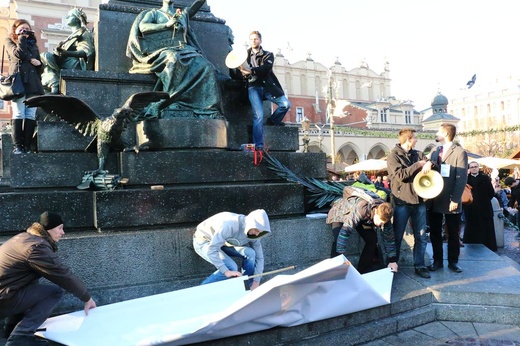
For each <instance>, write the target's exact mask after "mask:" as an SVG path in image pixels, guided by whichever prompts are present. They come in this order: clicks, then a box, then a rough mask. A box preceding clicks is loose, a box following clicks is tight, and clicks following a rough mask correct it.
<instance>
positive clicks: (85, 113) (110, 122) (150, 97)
mask: <svg viewBox="0 0 520 346" xmlns="http://www.w3.org/2000/svg"><path fill="white" fill-rule="evenodd" d="M169 98H170V96H169V95H168V93H165V92H155V91H151V92H141V93H136V94H133V95H131V96H130V97H129V98H128V100H127V101H126V102H125V104H124V105H123V106H122V107H121V108H117V109H115V110H114V112H113V113H112V115H110V116H109V117H106V118H102V117H100V116H99V115H98V114H96V112H95V111H94V110H93V109H92V108H90V107H89V106H88V105H87V104H86V103H85V102H83V101H82V100H80V99H78V98H76V97H72V96H66V95H53V94H46V95H40V96H33V97H30V98H28V99H27V100H25V101H24V102H25V104H26V105H27V107H40V108H42V109H43V110H44V111H45V112H47V113H49V114H50V115H51V116H53V117H58V118H60V119H61V120H64V121H66V122H67V123H69V124H72V125H74V127H75V128H76V130H78V131H79V132H80V133H81V134H82V135H84V136H94V138H93V139H92V141H91V142H90V144H89V145H88V146H87V148H85V151H87V152H90V151H93V148H97V156H98V169H97V170H95V171H93V175H96V174H98V173H103V172H106V171H105V170H104V168H105V159H106V157H107V156H108V154H109V152H110V149H111V148H118V147H121V146H123V148H125V149H126V148H127V146H125V143H122V139H121V134H122V133H123V131H124V129H125V128H126V127H127V125H128V124H129V123H131V122H137V121H141V120H144V119H145V118H146V113H147V110H148V108H149V107H150V106H152V105H153V104H154V103H158V102H165V100H167V99H169Z"/></svg>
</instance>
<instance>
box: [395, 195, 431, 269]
mask: <svg viewBox="0 0 520 346" xmlns="http://www.w3.org/2000/svg"><path fill="white" fill-rule="evenodd" d="M410 217H411V218H412V229H413V237H414V245H413V262H414V267H415V268H425V267H426V266H425V264H424V255H425V253H426V245H427V240H426V204H425V203H419V204H406V205H394V223H393V226H394V232H395V243H396V244H395V245H396V250H397V261H399V256H400V253H401V243H402V241H403V236H404V231H405V229H406V225H407V224H408V220H409V219H410Z"/></svg>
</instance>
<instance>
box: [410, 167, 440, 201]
mask: <svg viewBox="0 0 520 346" xmlns="http://www.w3.org/2000/svg"><path fill="white" fill-rule="evenodd" d="M443 187H444V179H442V176H441V174H440V173H439V172H437V171H430V172H429V173H428V174H423V173H422V172H419V173H418V174H417V175H416V176H415V178H414V179H413V188H414V190H415V192H416V193H417V195H419V196H420V197H422V198H424V199H431V198H435V197H437V196H438V195H439V194H440V193H441V191H442V188H443Z"/></svg>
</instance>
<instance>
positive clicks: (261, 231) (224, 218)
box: [193, 209, 271, 290]
mask: <svg viewBox="0 0 520 346" xmlns="http://www.w3.org/2000/svg"><path fill="white" fill-rule="evenodd" d="M270 233H271V227H270V225H269V218H268V217H267V214H266V212H265V210H263V209H257V210H253V211H252V212H250V213H249V214H248V215H242V214H235V213H231V212H222V213H218V214H216V215H213V216H211V217H210V218H208V219H206V220H205V221H202V222H201V223H200V224H199V225H198V226H197V230H196V231H195V234H194V235H193V248H194V249H195V252H196V253H197V254H198V255H199V256H200V257H202V258H203V259H204V260H206V261H208V262H209V263H211V264H213V265H214V266H215V268H216V269H217V270H216V271H215V272H214V273H213V274H211V275H210V276H208V277H207V278H206V279H205V280H204V281H203V282H202V285H204V284H209V283H212V282H216V281H221V280H226V279H228V278H232V277H237V276H242V272H241V271H239V270H238V266H237V263H236V262H235V261H234V260H233V258H232V257H236V258H239V259H241V260H242V269H243V274H244V275H247V276H251V275H258V274H262V273H263V271H264V252H263V249H262V243H261V242H260V239H261V238H264V237H265V236H267V235H269V234H270ZM260 280H261V276H260V275H259V276H257V277H255V278H254V279H251V280H250V285H251V290H254V289H255V288H257V287H258V286H259V285H260Z"/></svg>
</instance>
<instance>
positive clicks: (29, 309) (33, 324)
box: [0, 284, 63, 335]
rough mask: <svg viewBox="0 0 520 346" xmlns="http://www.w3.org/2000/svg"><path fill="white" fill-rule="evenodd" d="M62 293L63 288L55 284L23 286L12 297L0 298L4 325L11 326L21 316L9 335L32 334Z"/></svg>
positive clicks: (48, 314)
mask: <svg viewBox="0 0 520 346" xmlns="http://www.w3.org/2000/svg"><path fill="white" fill-rule="evenodd" d="M62 295H63V290H62V289H61V288H60V287H58V286H56V285H38V284H37V285H30V286H26V287H23V288H21V289H19V290H18V291H17V292H16V294H15V295H14V296H13V297H11V298H8V299H0V318H5V317H7V321H6V322H7V323H6V326H9V325H11V326H12V324H13V322H15V321H18V320H20V317H21V320H20V321H19V322H18V324H17V325H16V326H15V327H14V329H13V331H12V332H11V335H33V334H34V333H35V332H36V329H37V328H38V327H39V326H41V325H42V323H43V322H45V320H46V319H47V318H48V317H49V316H50V315H51V313H52V310H53V309H54V307H55V306H56V304H58V302H59V301H60V299H61V297H62ZM11 328H12V327H11Z"/></svg>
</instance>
